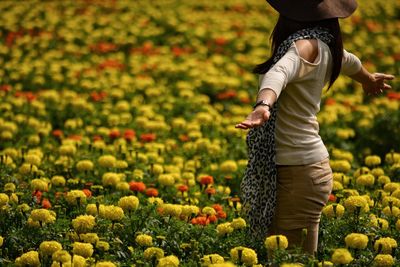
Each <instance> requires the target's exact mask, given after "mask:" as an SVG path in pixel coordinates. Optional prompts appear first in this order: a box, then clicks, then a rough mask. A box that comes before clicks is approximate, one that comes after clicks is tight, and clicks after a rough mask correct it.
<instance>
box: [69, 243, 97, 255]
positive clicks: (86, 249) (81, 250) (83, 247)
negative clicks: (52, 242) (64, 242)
mask: <svg viewBox="0 0 400 267" xmlns="http://www.w3.org/2000/svg"><path fill="white" fill-rule="evenodd" d="M72 247H73V249H72V252H73V253H74V255H79V256H82V257H84V258H89V257H91V256H92V254H93V245H92V244H90V243H81V242H74V243H73V244H72Z"/></svg>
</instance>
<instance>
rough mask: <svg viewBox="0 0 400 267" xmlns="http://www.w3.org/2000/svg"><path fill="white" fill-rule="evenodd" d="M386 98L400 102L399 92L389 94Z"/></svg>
mask: <svg viewBox="0 0 400 267" xmlns="http://www.w3.org/2000/svg"><path fill="white" fill-rule="evenodd" d="M386 96H387V98H389V99H390V100H400V93H398V92H389V93H387V95H386Z"/></svg>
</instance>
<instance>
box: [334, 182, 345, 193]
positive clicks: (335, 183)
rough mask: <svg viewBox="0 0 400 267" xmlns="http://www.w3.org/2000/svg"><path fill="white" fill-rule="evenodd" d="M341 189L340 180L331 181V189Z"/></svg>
mask: <svg viewBox="0 0 400 267" xmlns="http://www.w3.org/2000/svg"><path fill="white" fill-rule="evenodd" d="M340 190H343V185H342V183H341V182H339V181H333V185H332V191H333V192H335V191H340Z"/></svg>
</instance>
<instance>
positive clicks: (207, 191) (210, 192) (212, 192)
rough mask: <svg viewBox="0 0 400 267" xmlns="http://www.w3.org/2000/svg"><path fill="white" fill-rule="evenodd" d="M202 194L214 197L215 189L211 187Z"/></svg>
mask: <svg viewBox="0 0 400 267" xmlns="http://www.w3.org/2000/svg"><path fill="white" fill-rule="evenodd" d="M204 193H206V194H207V195H209V196H211V195H215V194H216V193H217V190H215V188H213V187H208V188H207V189H206V190H204Z"/></svg>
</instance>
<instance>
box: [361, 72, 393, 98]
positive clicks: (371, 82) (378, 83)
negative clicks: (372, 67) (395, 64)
mask: <svg viewBox="0 0 400 267" xmlns="http://www.w3.org/2000/svg"><path fill="white" fill-rule="evenodd" d="M393 79H394V76H393V75H388V74H384V73H373V74H371V75H370V77H369V79H367V80H365V81H362V83H361V84H362V87H363V89H364V92H365V93H366V94H367V95H377V94H380V93H382V92H383V91H384V90H390V89H392V87H391V86H390V85H388V84H386V83H385V81H386V80H393Z"/></svg>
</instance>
